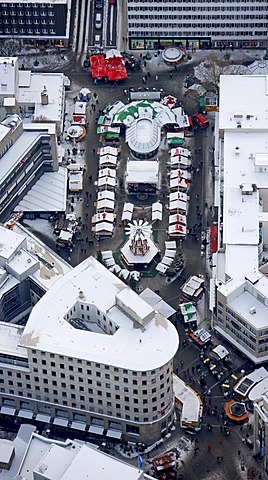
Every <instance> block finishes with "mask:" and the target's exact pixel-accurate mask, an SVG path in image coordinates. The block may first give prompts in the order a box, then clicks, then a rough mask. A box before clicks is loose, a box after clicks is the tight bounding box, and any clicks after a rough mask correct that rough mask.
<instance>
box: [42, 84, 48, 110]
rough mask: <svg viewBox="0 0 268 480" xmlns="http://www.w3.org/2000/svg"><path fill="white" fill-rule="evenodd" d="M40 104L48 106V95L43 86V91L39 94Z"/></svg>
mask: <svg viewBox="0 0 268 480" xmlns="http://www.w3.org/2000/svg"><path fill="white" fill-rule="evenodd" d="M41 104H42V105H48V94H47V89H46V86H45V85H44V90H43V91H42V92H41Z"/></svg>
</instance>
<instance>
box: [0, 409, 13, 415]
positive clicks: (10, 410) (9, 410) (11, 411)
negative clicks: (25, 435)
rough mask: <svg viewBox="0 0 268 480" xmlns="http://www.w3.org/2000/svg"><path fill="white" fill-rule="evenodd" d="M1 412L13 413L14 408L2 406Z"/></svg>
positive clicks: (4, 413) (5, 413)
mask: <svg viewBox="0 0 268 480" xmlns="http://www.w3.org/2000/svg"><path fill="white" fill-rule="evenodd" d="M1 413H2V414H3V415H15V413H16V409H15V408H13V407H2V408H1Z"/></svg>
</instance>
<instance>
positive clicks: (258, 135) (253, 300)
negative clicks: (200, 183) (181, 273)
mask: <svg viewBox="0 0 268 480" xmlns="http://www.w3.org/2000/svg"><path fill="white" fill-rule="evenodd" d="M267 86H268V77H267V76H265V75H260V76H254V75H252V76H240V75H238V76H222V77H221V82H220V106H219V116H218V117H216V129H215V131H216V140H215V156H214V161H215V178H216V181H215V205H216V206H217V208H218V211H219V214H218V218H219V225H218V238H219V240H218V253H217V254H214V255H213V260H212V262H213V267H212V268H213V270H212V276H213V278H212V281H211V292H210V293H211V297H210V300H211V310H212V311H213V326H214V328H215V329H216V330H217V331H218V332H219V333H220V334H221V335H222V336H223V337H225V338H226V339H227V340H228V341H230V342H231V343H232V344H234V345H235V346H236V347H237V348H238V349H239V350H240V351H241V352H242V353H244V354H245V355H246V356H247V357H249V358H250V359H251V360H252V361H253V362H254V363H256V364H258V363H262V362H266V361H267V360H268V278H267V260H268V257H267V253H266V252H267V246H268V223H267V222H268V146H267V134H268V124H267V110H268V87H267Z"/></svg>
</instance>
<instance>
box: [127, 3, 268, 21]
mask: <svg viewBox="0 0 268 480" xmlns="http://www.w3.org/2000/svg"><path fill="white" fill-rule="evenodd" d="M148 10H149V9H148V7H137V6H135V7H130V8H129V9H128V11H129V12H147V11H148ZM182 10H183V12H199V14H200V8H199V7H198V6H194V7H190V6H189V5H185V7H182V8H178V11H180V12H181V11H182ZM256 10H257V11H266V10H267V7H257V8H256ZM153 11H154V12H170V11H172V12H174V8H173V7H166V6H165V7H159V6H157V7H154V8H153ZM213 11H215V12H244V11H248V7H247V8H243V7H241V8H240V7H222V6H221V7H215V6H213V7H205V8H204V9H203V10H202V15H201V14H200V18H204V16H205V15H204V13H206V12H213ZM173 17H174V15H173ZM260 17H263V15H254V18H260Z"/></svg>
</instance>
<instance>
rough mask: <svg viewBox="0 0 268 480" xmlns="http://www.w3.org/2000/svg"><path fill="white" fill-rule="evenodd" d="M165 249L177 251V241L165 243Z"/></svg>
mask: <svg viewBox="0 0 268 480" xmlns="http://www.w3.org/2000/svg"><path fill="white" fill-rule="evenodd" d="M165 249H166V250H176V249H177V245H176V242H175V240H173V241H169V240H168V241H166V242H165Z"/></svg>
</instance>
